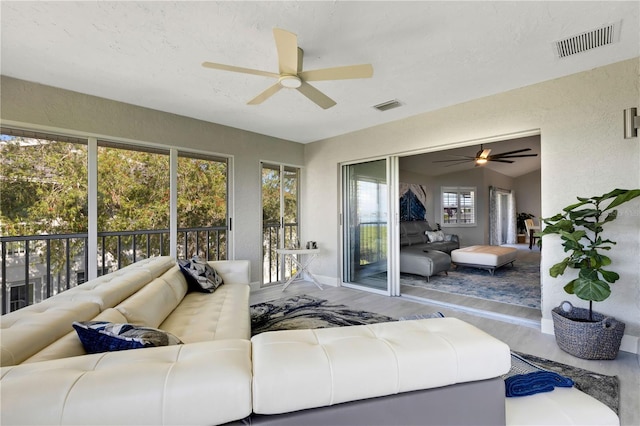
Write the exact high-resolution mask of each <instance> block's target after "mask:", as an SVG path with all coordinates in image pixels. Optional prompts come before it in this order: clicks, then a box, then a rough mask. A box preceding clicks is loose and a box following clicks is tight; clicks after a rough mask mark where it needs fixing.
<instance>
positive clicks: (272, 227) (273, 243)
mask: <svg viewBox="0 0 640 426" xmlns="http://www.w3.org/2000/svg"><path fill="white" fill-rule="evenodd" d="M298 238H299V237H298V224H297V223H285V224H284V242H283V243H282V244H281V243H280V224H279V223H265V224H263V226H262V244H263V265H262V268H263V271H262V282H263V284H272V283H279V282H284V281H285V280H287V279H288V278H289V277H290V276H291V272H292V269H291V268H292V266H291V261H286V262H287V263H286V264H285V268H284V277H283V276H282V273H283V271H282V268H281V257H282V256H280V255H279V254H278V253H276V249H278V248H281V247H291V246H292V245H295V244H298V243H299V241H298ZM294 273H295V272H294Z"/></svg>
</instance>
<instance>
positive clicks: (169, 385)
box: [0, 257, 615, 426]
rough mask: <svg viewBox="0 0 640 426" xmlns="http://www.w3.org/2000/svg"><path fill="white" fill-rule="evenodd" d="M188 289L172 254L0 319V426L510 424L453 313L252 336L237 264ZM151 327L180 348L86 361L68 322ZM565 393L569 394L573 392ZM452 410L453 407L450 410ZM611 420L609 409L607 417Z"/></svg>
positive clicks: (503, 348)
mask: <svg viewBox="0 0 640 426" xmlns="http://www.w3.org/2000/svg"><path fill="white" fill-rule="evenodd" d="M211 265H212V266H213V267H214V268H215V269H216V270H217V271H218V273H219V274H220V275H221V276H222V278H223V279H224V284H223V285H222V286H221V287H219V288H218V289H217V290H216V291H215V292H214V293H211V294H206V293H198V292H187V289H188V285H187V283H186V281H185V278H184V276H183V275H182V273H181V272H180V270H179V267H178V266H177V265H176V262H175V261H174V260H173V259H172V258H170V257H156V258H151V259H147V260H144V261H140V262H138V263H135V264H133V265H130V266H128V267H126V268H123V269H121V270H120V271H117V272H114V273H112V274H109V275H106V276H103V277H100V278H98V279H95V280H92V281H89V282H87V283H84V284H82V285H80V286H78V287H75V288H73V289H71V290H68V291H66V292H63V293H61V294H59V295H56V296H54V297H52V298H50V299H47V300H46V301H44V302H42V303H39V304H36V305H32V306H29V307H26V308H23V309H21V310H18V311H16V312H12V313H10V314H7V315H4V316H2V317H1V319H0V363H1V365H2V368H0V392H1V394H0V404H1V407H0V424H2V425H3V426H4V425H24V424H31V425H51V424H65V425H71V424H74V425H80V424H81V425H92V424H99V425H133V424H135V425H145V424H148V425H190V424H194V425H195V424H201V425H214V424H224V423H240V422H242V423H244V424H247V423H250V424H274V425H286V424H292V425H300V424H305V425H313V424H316V425H331V424H345V425H346V424H350V425H377V424H384V425H387V424H403V425H410V424H416V425H417V424H420V425H429V424H438V425H445V424H474V425H482V424H487V425H499V424H505V422H506V417H505V416H506V415H508V416H509V419H511V421H512V422H513V423H514V424H516V423H517V422H518V420H519V419H520V420H521V419H523V418H527V417H528V416H527V413H526V406H521V405H517V404H516V405H513V406H509V405H507V410H506V413H505V398H504V381H503V380H502V379H501V377H500V375H502V374H504V373H506V372H507V371H508V370H509V368H510V351H509V348H508V346H507V345H506V344H504V343H502V342H500V341H499V340H497V339H495V338H493V337H491V336H489V335H487V334H486V333H484V332H482V331H480V330H479V329H477V328H475V327H473V326H472V325H470V324H467V323H465V322H463V321H460V320H458V319H455V318H439V319H423V320H415V321H402V322H388V323H380V324H374V325H366V326H352V327H340V328H334V329H318V330H289V331H275V332H268V333H262V334H259V335H256V336H254V337H253V338H251V328H250V318H249V281H250V276H249V271H250V265H249V262H248V261H220V262H211ZM90 320H102V321H109V322H116V323H118V322H128V323H134V324H136V325H142V326H148V327H154V328H160V329H162V330H164V331H167V332H170V333H172V334H174V335H175V336H177V337H178V338H179V339H180V340H181V341H182V342H183V343H184V344H180V345H175V346H162V347H152V348H143V349H132V350H124V351H115V352H104V353H96V354H86V353H85V351H84V347H83V346H82V344H81V343H80V340H79V339H78V337H77V335H76V332H75V331H73V328H72V322H74V321H90ZM576 392H577V391H576ZM461 407H464V409H461ZM614 417H615V415H614Z"/></svg>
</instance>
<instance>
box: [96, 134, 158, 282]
mask: <svg viewBox="0 0 640 426" xmlns="http://www.w3.org/2000/svg"><path fill="white" fill-rule="evenodd" d="M98 143H99V147H98V232H99V234H100V235H101V239H102V241H101V244H99V247H100V249H99V250H100V253H99V256H98V270H101V269H103V268H108V270H109V271H114V270H116V269H119V268H122V267H124V266H126V265H129V264H131V263H134V262H136V261H138V260H140V259H144V258H145V257H150V256H160V255H166V254H169V247H168V244H162V243H164V242H165V241H167V240H168V230H169V151H168V150H165V151H160V150H150V149H142V148H140V147H134V146H129V145H121V144H114V143H110V142H103V141H100V142H98ZM160 230H164V232H159V231H160ZM142 231H144V232H142ZM147 231H156V232H153V233H151V232H147ZM161 240H162V243H161Z"/></svg>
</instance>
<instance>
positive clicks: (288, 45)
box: [273, 28, 298, 75]
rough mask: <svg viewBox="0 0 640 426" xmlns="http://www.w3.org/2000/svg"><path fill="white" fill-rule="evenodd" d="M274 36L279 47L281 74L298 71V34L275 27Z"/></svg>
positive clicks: (292, 73) (291, 73)
mask: <svg viewBox="0 0 640 426" xmlns="http://www.w3.org/2000/svg"><path fill="white" fill-rule="evenodd" d="M273 38H274V39H275V40H276V49H278V69H279V70H280V74H288V75H296V74H297V73H298V36H296V35H295V34H294V33H290V32H289V31H285V30H282V29H280V28H274V29H273Z"/></svg>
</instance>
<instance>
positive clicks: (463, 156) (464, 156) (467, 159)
mask: <svg viewBox="0 0 640 426" xmlns="http://www.w3.org/2000/svg"><path fill="white" fill-rule="evenodd" d="M456 157H462V158H466V160H461V159H460V158H457V159H455V160H435V161H433V162H434V163H450V162H452V161H473V160H475V157H467V156H466V155H457V156H456Z"/></svg>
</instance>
